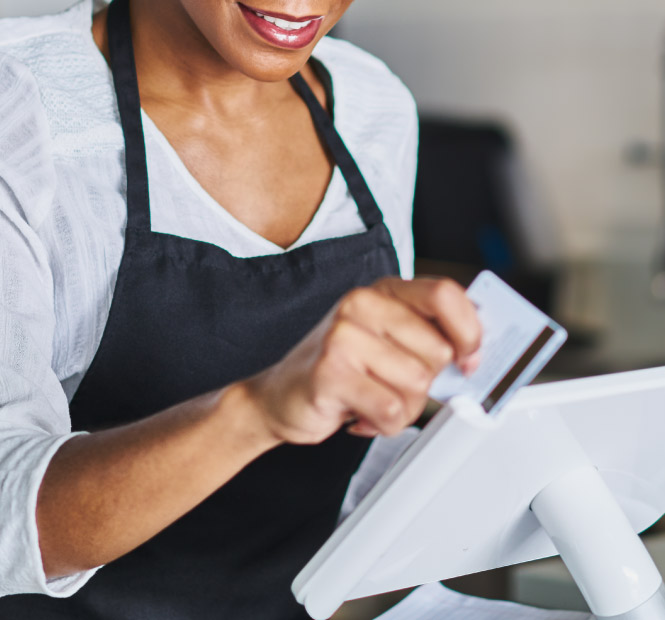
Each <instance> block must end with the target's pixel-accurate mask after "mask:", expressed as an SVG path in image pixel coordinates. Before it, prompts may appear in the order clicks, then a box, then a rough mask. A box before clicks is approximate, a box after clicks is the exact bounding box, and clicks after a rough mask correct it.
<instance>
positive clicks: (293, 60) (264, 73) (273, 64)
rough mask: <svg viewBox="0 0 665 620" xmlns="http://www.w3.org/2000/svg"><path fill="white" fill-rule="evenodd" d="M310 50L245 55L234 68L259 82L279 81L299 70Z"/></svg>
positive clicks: (304, 63)
mask: <svg viewBox="0 0 665 620" xmlns="http://www.w3.org/2000/svg"><path fill="white" fill-rule="evenodd" d="M311 52H312V50H307V51H305V50H298V51H297V52H286V53H285V52H278V53H274V52H269V53H264V54H256V55H252V57H245V58H243V59H242V60H241V62H239V63H238V64H237V65H236V69H237V70H238V71H240V72H241V73H243V74H244V75H246V76H247V77H249V78H252V79H253V80H257V81H259V82H280V81H282V80H287V79H289V78H290V77H292V76H293V75H295V74H296V73H298V71H300V70H301V69H302V68H303V67H304V66H305V65H306V64H307V61H308V60H309V58H310V56H311Z"/></svg>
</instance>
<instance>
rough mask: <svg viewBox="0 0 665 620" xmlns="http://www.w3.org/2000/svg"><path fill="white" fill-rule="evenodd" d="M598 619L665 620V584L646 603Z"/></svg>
mask: <svg viewBox="0 0 665 620" xmlns="http://www.w3.org/2000/svg"><path fill="white" fill-rule="evenodd" d="M596 620H665V586H663V585H661V586H660V588H659V589H658V592H656V593H655V594H654V595H653V596H652V597H651V598H650V599H649V600H648V601H647V602H646V603H643V604H642V605H640V606H639V607H638V608H637V609H631V610H630V611H627V612H626V613H624V614H621V615H619V616H611V617H609V618H607V617H598V618H597V619H596Z"/></svg>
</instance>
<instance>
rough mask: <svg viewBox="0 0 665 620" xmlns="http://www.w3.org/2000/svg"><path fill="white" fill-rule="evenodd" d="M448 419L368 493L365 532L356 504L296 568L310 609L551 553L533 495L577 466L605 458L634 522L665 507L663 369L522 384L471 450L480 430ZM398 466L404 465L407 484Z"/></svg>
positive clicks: (322, 610) (642, 524)
mask: <svg viewBox="0 0 665 620" xmlns="http://www.w3.org/2000/svg"><path fill="white" fill-rule="evenodd" d="M449 419H451V413H450V410H448V411H445V412H442V413H440V414H437V416H436V417H435V419H434V420H433V421H432V422H431V423H430V425H428V426H427V427H426V429H425V430H424V431H423V433H422V435H421V437H419V438H418V440H416V442H415V443H414V445H413V446H412V448H411V449H409V450H407V452H406V453H405V454H404V455H403V457H402V458H401V459H400V461H398V463H397V464H396V466H395V468H393V469H392V470H390V471H389V472H388V473H387V474H386V476H384V478H382V479H381V481H380V482H379V483H378V485H377V487H376V488H375V489H374V490H373V491H372V492H371V493H370V494H369V495H368V496H367V497H366V498H365V499H364V500H363V502H361V504H360V506H359V508H358V510H357V511H359V512H358V514H359V515H362V531H363V532H366V533H367V534H368V536H369V540H366V539H365V537H364V535H360V536H359V535H358V531H356V526H357V524H358V520H357V519H358V517H356V514H355V513H353V514H352V515H351V517H349V518H348V519H347V520H346V521H345V522H344V523H342V524H341V526H340V527H339V528H338V530H337V531H336V532H335V534H334V535H333V537H332V538H331V539H330V540H329V542H328V543H327V544H326V545H325V546H324V547H323V548H322V549H321V550H320V552H319V553H318V554H317V555H316V556H315V557H314V558H313V560H312V561H311V562H310V563H309V564H308V565H307V567H306V568H305V569H304V570H303V571H302V572H301V574H300V575H299V576H298V578H297V579H296V581H295V582H294V584H293V589H294V593H295V594H296V597H297V598H298V600H299V601H301V602H305V604H306V606H307V609H308V611H310V613H311V612H312V611H315V612H316V615H315V616H314V617H316V618H324V617H326V614H327V613H328V610H331V611H334V608H335V606H336V605H339V604H341V603H342V602H343V601H344V600H346V599H350V598H360V597H363V596H369V595H372V594H377V593H380V592H387V591H391V590H397V589H400V588H406V587H409V586H413V585H419V584H423V583H429V582H433V581H439V580H441V579H447V578H451V577H455V576H458V575H464V574H468V573H473V572H478V571H483V570H489V569H492V568H496V567H499V566H506V565H510V564H517V563H521V562H527V561H530V560H534V559H537V558H542V557H547V556H550V555H555V554H556V553H557V552H556V549H555V547H554V545H553V544H552V542H551V540H550V538H549V536H548V535H547V533H546V532H545V531H544V530H543V529H542V527H541V526H540V524H539V522H538V520H537V519H536V517H535V515H534V514H533V513H532V512H531V510H530V509H529V506H530V504H531V502H532V500H533V498H534V497H535V496H536V495H537V494H538V493H539V492H540V491H541V490H542V489H544V488H545V487H546V486H547V485H548V484H550V483H551V482H552V481H554V480H556V479H558V478H560V477H561V476H563V475H564V474H565V473H566V472H568V471H571V470H573V469H579V468H580V467H585V466H588V465H593V466H595V467H597V468H598V470H599V471H600V474H601V476H602V477H603V479H604V481H605V483H606V484H607V485H608V487H609V489H610V490H611V492H612V494H613V495H614V496H615V497H616V498H617V500H618V502H619V505H620V506H621V508H622V510H623V511H624V512H625V513H626V515H627V517H628V519H629V521H630V523H631V526H632V528H633V530H635V531H641V530H643V529H645V528H646V527H648V526H649V525H651V524H652V523H653V522H654V521H656V520H657V519H658V518H659V517H660V516H661V515H662V514H664V513H665V450H663V444H664V443H665V368H656V369H650V370H642V371H635V372H630V373H621V374H615V375H606V376H602V377H594V378H590V379H578V380H573V381H563V382H559V383H553V384H546V385H539V386H532V387H528V388H523V389H522V390H520V392H518V393H517V394H516V395H515V397H514V398H513V399H512V401H511V402H510V403H509V404H508V405H507V406H506V408H505V409H504V410H503V411H502V412H501V413H500V414H499V416H498V418H497V420H500V421H501V422H502V423H500V424H498V425H497V426H495V427H493V428H492V432H491V433H489V435H490V437H486V438H485V440H484V441H483V442H480V443H478V444H477V445H475V446H473V445H471V444H468V445H467V447H466V448H464V449H462V448H460V445H461V444H462V443H465V442H467V441H469V435H470V434H471V435H472V434H473V431H472V430H471V429H470V428H469V427H458V426H455V425H448V424H447V421H449ZM486 419H487V418H486ZM462 428H464V430H461V429H462ZM471 443H473V442H471ZM420 452H423V453H424V454H426V456H423V457H422V458H420V457H419V454H420ZM464 452H466V456H465V457H464V458H457V457H456V458H455V459H453V460H450V459H451V456H452V455H460V454H463V453H464ZM453 468H457V470H456V471H455V472H454V475H451V469H453ZM396 471H397V472H406V471H408V476H406V477H405V478H402V486H403V487H405V489H402V490H400V489H398V488H397V486H398V485H393V480H394V479H395V476H396V474H395V472H396ZM441 471H443V472H445V475H443V476H441V475H440V473H439V472H441ZM398 477H399V476H398ZM402 491H404V492H402ZM425 504H426V505H425ZM359 531H361V530H359ZM375 532H376V533H378V535H374V533H375ZM351 573H352V574H351ZM352 582H355V583H352ZM322 601H323V602H322ZM320 603H321V604H320Z"/></svg>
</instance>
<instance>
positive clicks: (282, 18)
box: [238, 2, 325, 50]
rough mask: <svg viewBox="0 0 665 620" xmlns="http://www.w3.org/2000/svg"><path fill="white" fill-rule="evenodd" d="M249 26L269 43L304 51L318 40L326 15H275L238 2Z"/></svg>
mask: <svg viewBox="0 0 665 620" xmlns="http://www.w3.org/2000/svg"><path fill="white" fill-rule="evenodd" d="M238 6H239V7H240V11H241V13H242V14H243V16H244V17H245V19H246V20H247V23H248V24H249V26H250V27H251V28H252V30H254V32H255V33H256V34H258V35H259V36H260V37H261V38H263V39H264V40H265V41H267V42H268V43H270V44H272V45H275V46H277V47H281V48H286V49H292V50H297V49H302V48H305V47H307V46H308V45H309V44H310V43H312V42H313V41H314V40H315V39H316V35H317V33H318V32H319V29H320V27H321V24H322V23H323V19H324V17H325V15H307V16H305V17H296V16H295V15H285V14H284V13H274V12H272V11H264V10H261V9H256V8H254V7H250V6H247V5H246V4H243V3H242V2H238Z"/></svg>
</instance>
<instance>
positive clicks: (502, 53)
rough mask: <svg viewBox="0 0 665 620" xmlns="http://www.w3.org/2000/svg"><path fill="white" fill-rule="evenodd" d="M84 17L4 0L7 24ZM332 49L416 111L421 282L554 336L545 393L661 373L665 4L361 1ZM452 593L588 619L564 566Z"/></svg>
mask: <svg viewBox="0 0 665 620" xmlns="http://www.w3.org/2000/svg"><path fill="white" fill-rule="evenodd" d="M71 4H73V2H71V0H0V17H5V16H18V15H35V14H40V13H44V12H54V11H57V10H60V9H62V8H65V7H66V6H69V5H71ZM335 36H338V37H341V38H345V39H348V40H350V41H352V42H354V43H356V44H358V45H360V46H361V47H364V48H365V49H367V50H369V51H370V52H373V53H374V54H376V55H377V56H379V57H380V58H382V59H383V60H384V61H386V62H387V64H388V65H389V66H390V67H391V68H392V69H393V71H395V72H396V73H397V74H398V75H399V76H400V77H401V78H402V79H403V80H404V82H405V83H406V84H407V86H409V88H410V89H411V90H412V92H413V94H414V96H415V98H416V101H417V103H418V106H419V109H420V114H421V146H420V161H419V176H418V183H417V189H416V200H415V214H414V234H415V241H416V255H417V257H418V260H417V270H418V272H419V273H438V274H449V275H453V276H455V277H457V278H458V279H459V280H461V281H462V282H464V283H467V282H469V281H470V280H471V279H472V278H473V276H474V275H475V273H477V272H478V271H479V270H480V269H482V268H491V269H493V270H494V271H496V272H497V273H499V274H500V275H502V276H503V277H504V278H506V279H507V280H508V281H510V282H511V283H512V284H513V285H514V286H515V287H516V288H518V289H519V290H520V291H522V292H523V293H524V294H525V295H526V296H527V297H529V298H530V299H531V300H532V301H534V303H536V304H538V305H539V306H540V307H541V308H543V309H544V310H546V311H547V312H548V313H550V314H551V315H552V316H554V317H555V318H556V319H557V320H559V321H560V322H561V323H562V324H563V325H564V326H565V327H566V328H567V329H568V330H569V332H570V339H569V343H568V344H567V345H566V346H565V347H564V349H563V350H562V352H561V353H560V354H559V355H558V356H557V358H555V360H554V361H553V362H552V364H550V366H549V367H548V369H547V370H546V371H545V373H544V374H543V376H542V377H541V380H543V379H544V380H552V379H558V378H569V377H577V376H587V375H593V374H600V373H604V372H613V371H620V370H630V369H636V368H643V367H649V366H657V365H665V198H664V196H665V192H664V191H663V188H664V187H665V182H664V179H665V155H664V153H665V150H664V146H663V144H664V141H663V136H664V135H665V129H664V127H665V4H663V3H662V2H661V1H660V0H630V1H627V0H557V1H556V2H553V1H547V0H484V1H483V2H468V1H467V0H409V1H408V2H405V1H404V0H356V2H355V3H354V4H353V5H352V7H351V9H350V10H349V12H348V13H347V15H346V16H345V17H344V19H343V21H342V22H341V23H340V25H339V26H338V27H337V28H336V29H335ZM657 530H658V526H656V528H655V531H656V534H655V535H653V536H652V538H650V539H649V542H648V544H649V545H650V546H651V549H652V552H653V554H654V556H655V558H656V561H657V563H659V564H661V566H662V567H665V543H663V540H662V539H661V538H660V537H659V535H658V534H657ZM661 558H662V559H661ZM451 585H452V586H453V587H456V588H458V589H460V590H462V591H466V592H472V593H475V594H478V595H481V596H488V597H498V598H507V599H511V600H517V601H522V602H527V603H531V604H536V605H542V606H550V607H566V608H577V609H584V602H583V600H582V598H581V596H580V595H579V593H578V592H577V590H576V588H575V586H574V585H573V584H572V581H571V580H570V578H569V577H568V575H567V573H566V571H565V568H564V567H563V566H562V565H561V564H560V563H558V561H556V560H547V561H544V562H540V563H533V564H530V565H525V566H522V567H519V568H515V569H508V570H500V571H493V572H491V573H487V574H483V575H478V576H473V577H469V578H463V579H460V580H455V581H453V582H451ZM397 596H400V595H397ZM394 598H395V597H391V596H389V597H387V598H384V599H378V600H373V601H369V602H368V601H363V602H358V603H352V604H349V605H348V606H347V607H346V608H344V609H343V610H342V611H341V612H340V613H339V614H338V619H339V620H341V619H342V618H345V619H349V618H353V619H356V620H362V619H364V618H370V617H373V616H374V615H375V614H376V613H377V612H378V611H379V610H380V609H381V608H383V607H385V606H386V605H388V604H389V603H390V602H392V601H393V600H394Z"/></svg>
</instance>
